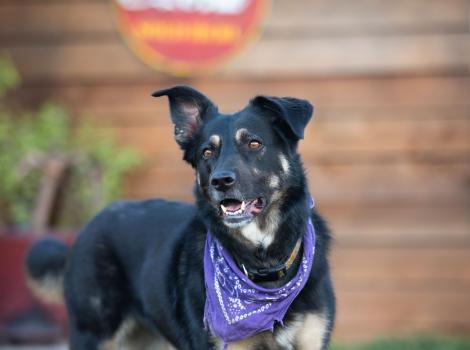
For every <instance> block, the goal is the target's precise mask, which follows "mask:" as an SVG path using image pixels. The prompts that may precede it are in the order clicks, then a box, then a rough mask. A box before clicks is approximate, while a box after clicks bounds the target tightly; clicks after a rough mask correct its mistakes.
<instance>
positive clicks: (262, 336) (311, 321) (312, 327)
mask: <svg viewBox="0 0 470 350" xmlns="http://www.w3.org/2000/svg"><path fill="white" fill-rule="evenodd" d="M326 332H327V321H326V318H325V317H324V316H323V315H322V314H320V313H309V314H305V315H298V316H296V317H295V318H294V319H293V320H292V321H290V322H288V323H286V324H285V325H284V327H278V328H276V330H275V331H274V332H269V331H266V332H262V333H259V334H257V335H255V336H253V337H250V338H247V339H244V340H240V341H237V342H233V343H229V344H228V350H257V349H270V350H294V349H296V350H297V349H298V350H320V349H322V347H323V342H324V338H325V334H326ZM215 344H216V349H217V350H222V349H223V348H224V345H223V342H222V341H221V340H220V339H215Z"/></svg>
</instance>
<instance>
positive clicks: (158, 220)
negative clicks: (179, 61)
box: [27, 86, 335, 350]
mask: <svg viewBox="0 0 470 350" xmlns="http://www.w3.org/2000/svg"><path fill="white" fill-rule="evenodd" d="M153 96H155V97H160V96H167V97H168V100H169V106H170V114H171V120H172V122H173V124H174V127H175V128H174V136H175V139H176V142H177V143H178V145H179V146H180V148H181V149H182V152H183V159H184V160H185V161H186V162H187V163H189V164H190V165H191V166H192V167H193V168H194V171H195V175H196V176H195V177H196V180H195V184H194V189H193V191H194V194H195V198H196V200H195V204H194V205H192V204H186V203H181V202H171V201H166V200H162V199H150V200H144V201H117V202H114V203H112V204H110V205H109V206H108V207H107V208H105V209H104V210H103V211H101V212H100V213H99V214H98V215H97V216H96V217H95V218H93V219H92V220H91V221H90V222H89V223H88V224H87V225H86V226H85V227H84V228H83V229H82V231H81V232H80V233H79V235H78V237H77V239H76V242H75V244H74V245H73V247H71V248H69V247H67V246H66V245H65V244H63V243H61V242H60V241H57V240H53V239H45V240H42V241H39V242H37V243H36V244H35V245H34V246H33V247H32V248H31V250H30V252H29V255H28V257H27V271H28V274H29V279H30V281H31V283H30V284H31V285H34V286H35V289H40V288H43V291H44V288H46V291H47V290H49V292H50V291H51V290H52V289H53V287H52V286H53V285H54V282H55V286H56V288H57V289H58V290H60V288H62V287H63V295H64V296H65V303H66V306H67V311H68V316H69V323H70V335H69V337H70V346H71V349H73V350H95V349H98V348H100V347H101V346H103V344H106V342H107V341H109V340H110V339H118V340H115V342H117V343H118V344H119V345H120V346H121V348H124V349H128V348H129V349H175V348H176V349H188V350H190V349H191V350H203V349H224V348H228V349H250V350H258V349H259V350H261V349H273V350H278V349H308V350H320V349H326V348H327V347H328V344H329V341H330V336H331V332H332V330H333V325H334V318H335V296H334V290H333V285H332V282H331V278H330V269H329V265H328V251H329V246H330V240H331V238H330V233H329V230H328V228H327V225H326V223H325V221H324V220H323V219H322V218H321V216H320V215H319V214H318V213H317V210H316V209H315V208H314V207H312V200H311V196H310V192H309V190H308V186H307V180H306V176H305V173H304V169H303V166H302V162H301V159H300V156H299V153H298V151H297V145H298V142H299V140H300V139H302V138H303V136H304V129H305V127H306V125H307V124H308V122H309V121H310V119H311V116H312V113H313V107H312V105H311V104H310V103H309V102H308V101H305V100H302V99H297V98H292V97H270V96H256V97H254V98H253V99H252V100H250V101H249V103H248V105H247V106H246V107H245V108H243V109H242V110H240V111H238V112H236V113H233V114H222V113H220V112H219V111H218V108H217V107H216V105H215V104H214V103H213V102H211V101H210V100H209V98H207V97H206V96H205V95H203V94H202V93H201V92H199V91H197V90H195V89H193V88H191V87H189V86H175V87H172V88H169V89H165V90H161V91H157V92H155V93H154V94H153ZM224 288H225V289H224ZM232 316H233V317H234V318H233V319H231V317H232Z"/></svg>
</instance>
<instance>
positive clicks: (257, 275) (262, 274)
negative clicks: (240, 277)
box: [239, 238, 302, 282]
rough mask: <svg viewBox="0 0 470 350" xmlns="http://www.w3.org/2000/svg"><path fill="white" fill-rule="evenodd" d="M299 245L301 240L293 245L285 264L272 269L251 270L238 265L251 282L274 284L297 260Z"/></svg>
mask: <svg viewBox="0 0 470 350" xmlns="http://www.w3.org/2000/svg"><path fill="white" fill-rule="evenodd" d="M301 245H302V240H301V239H300V238H299V239H298V240H297V242H296V243H295V246H294V249H292V252H291V254H290V256H289V258H288V259H287V260H286V261H285V262H283V263H280V264H278V265H276V266H273V267H267V268H259V269H253V268H250V267H246V266H245V265H244V264H239V265H240V267H241V270H242V271H243V272H244V273H245V275H246V276H247V277H248V278H249V279H250V280H252V281H253V282H274V281H277V280H279V279H281V278H282V277H284V276H285V275H286V274H287V270H289V268H291V267H292V265H293V264H294V261H295V259H296V258H297V255H298V254H299V250H300V246H301Z"/></svg>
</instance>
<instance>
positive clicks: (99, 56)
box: [0, 0, 470, 339]
mask: <svg viewBox="0 0 470 350" xmlns="http://www.w3.org/2000/svg"><path fill="white" fill-rule="evenodd" d="M469 3H470V2H469V1H468V0H408V1H406V0H396V1H386V0H383V1H372V0H356V1H350V0H329V1H326V0H325V1H320V0H316V1H308V0H295V1H293V0H290V1H282V0H278V1H274V3H273V6H272V9H271V13H270V15H269V16H268V19H267V21H266V25H265V30H264V33H263V35H262V38H261V40H260V41H259V42H258V43H257V44H255V45H254V46H253V47H251V48H249V49H247V50H246V52H244V53H243V54H242V55H241V56H240V57H238V58H236V59H234V60H233V61H232V62H230V63H229V64H228V65H227V66H226V67H224V68H223V69H222V70H221V71H220V72H219V73H217V74H215V75H213V76H209V77H204V78H194V79H188V80H181V79H178V80H177V79H174V78H171V77H168V76H165V75H163V74H159V73H156V72H154V71H151V70H150V69H149V68H147V67H146V66H145V65H144V64H143V63H141V62H140V61H139V60H138V59H137V58H136V57H135V56H134V55H133V54H132V53H131V52H130V51H129V50H128V48H127V47H126V46H125V45H124V44H123V41H122V40H121V39H120V37H119V35H118V33H117V32H116V26H115V23H114V20H113V16H112V11H111V9H110V3H109V2H108V1H98V0H73V1H72V0H68V1H58V0H43V1H37V0H23V1H21V2H20V1H13V0H11V1H8V0H2V1H1V2H0V48H2V49H4V48H5V49H7V50H8V51H9V52H10V53H11V55H12V57H13V59H14V61H15V62H16V64H17V65H18V67H19V69H20V71H21V73H22V76H23V78H24V84H23V87H22V88H21V91H20V92H19V93H18V94H17V95H16V98H17V100H18V101H19V102H21V103H23V104H25V105H26V106H34V105H36V104H37V103H39V102H40V101H43V100H44V99H53V100H55V101H57V102H60V103H63V104H65V105H66V106H68V107H69V108H70V109H71V110H72V111H73V113H74V115H75V116H77V117H81V116H87V117H89V118H92V119H93V120H94V121H96V124H97V125H98V127H99V128H103V129H106V130H112V131H114V132H115V133H116V135H117V136H118V138H119V139H120V140H121V141H122V142H123V143H126V144H129V145H133V146H135V147H136V148H138V149H139V150H141V152H142V153H143V154H144V155H145V156H146V163H145V165H144V166H143V167H142V168H141V169H140V170H139V171H137V172H136V173H135V174H134V175H133V176H132V177H131V178H130V179H129V182H128V186H127V196H128V197H132V198H147V197H154V196H164V197H168V198H173V199H184V200H190V199H191V186H192V178H193V174H192V171H191V169H190V167H189V166H186V165H184V164H183V163H182V161H181V154H180V152H179V150H178V149H177V147H176V145H175V143H174V141H173V137H172V127H171V125H170V121H169V117H168V107H167V102H166V100H164V99H161V100H155V99H153V98H151V97H150V93H151V92H152V91H154V90H156V89H159V88H163V87H166V86H168V85H172V84H175V83H182V82H183V83H187V84H192V85H194V86H195V87H196V88H198V89H200V90H201V91H203V92H204V93H206V94H207V95H208V96H209V97H211V98H212V99H213V100H214V101H215V102H216V103H218V104H219V106H220V109H221V110H222V111H234V110H237V109H239V108H241V107H242V106H244V105H245V104H246V102H247V101H248V99H249V98H250V97H252V96H253V95H255V94H258V93H263V94H272V95H291V96H296V97H301V98H307V99H309V100H311V101H312V102H313V103H314V104H315V105H316V112H315V116H314V120H313V122H312V123H311V125H310V126H309V127H308V130H307V132H306V140H305V141H303V142H302V145H301V152H302V155H303V158H304V161H305V166H306V168H307V172H308V176H309V180H310V185H311V190H312V193H313V194H314V196H315V197H316V200H317V203H318V207H319V209H320V211H321V212H322V213H324V215H325V216H326V217H327V218H328V220H329V221H330V223H331V226H332V228H333V230H334V233H335V237H336V239H335V241H336V243H335V246H334V249H333V252H332V261H333V274H334V280H335V284H336V290H337V297H338V322H337V329H336V332H335V336H336V338H341V339H364V338H369V337H373V336H377V335H387V334H397V333H400V334H403V333H410V332H413V331H431V332H441V333H447V334H464V333H467V334H468V332H470V317H469V315H470V297H469V296H470V153H469V152H470V108H469V107H470V83H469V65H470V55H469V50H470V47H469V46H470V40H469V38H470V37H469V7H470V5H469Z"/></svg>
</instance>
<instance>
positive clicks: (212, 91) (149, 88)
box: [12, 74, 470, 125]
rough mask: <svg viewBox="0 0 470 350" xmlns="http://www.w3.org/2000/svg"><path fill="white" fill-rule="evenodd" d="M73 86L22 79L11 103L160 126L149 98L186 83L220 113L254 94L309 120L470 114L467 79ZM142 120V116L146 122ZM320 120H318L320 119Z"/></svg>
mask: <svg viewBox="0 0 470 350" xmlns="http://www.w3.org/2000/svg"><path fill="white" fill-rule="evenodd" d="M149 77H150V78H152V81H145V80H136V78H135V77H134V78H132V79H129V80H117V81H114V82H110V81H107V82H106V81H96V82H94V83H92V82H90V83H86V84H85V83H80V82H76V81H65V80H64V81H59V82H57V81H37V82H32V81H28V80H26V81H25V83H24V84H23V86H22V88H21V90H19V91H18V93H17V94H16V95H15V96H12V98H15V100H16V101H18V103H20V104H21V105H22V106H28V105H29V106H32V105H37V104H39V103H40V102H41V101H44V100H46V99H52V100H54V101H57V102H60V103H63V104H66V105H67V106H70V108H72V109H73V110H76V111H77V112H79V113H85V114H96V115H100V116H103V117H106V118H108V120H109V121H110V122H112V123H114V121H113V120H112V119H111V118H113V115H116V116H120V115H125V114H128V116H127V118H128V119H129V120H134V115H141V114H142V113H148V114H150V115H153V118H156V119H157V121H158V123H159V124H160V125H167V124H168V120H169V115H168V102H167V100H166V99H165V98H160V99H155V98H152V97H150V94H151V93H152V92H153V91H155V90H158V89H163V88H167V87H168V86H172V85H175V84H190V85H192V86H194V87H195V88H197V89H199V90H200V91H201V92H203V93H204V94H205V95H206V96H208V97H209V98H210V99H212V101H214V102H215V103H216V104H217V105H218V106H219V107H220V111H221V112H225V113H227V112H234V111H237V110H239V109H241V108H243V107H244V106H245V105H246V104H247V103H248V101H249V100H250V99H251V98H253V97H254V96H256V95H258V94H265V95H272V96H295V97H298V98H304V99H307V100H310V101H311V102H312V103H313V104H314V105H315V106H316V110H315V113H314V121H313V122H315V120H316V119H317V117H321V116H322V115H323V116H324V114H323V113H324V111H333V113H335V115H336V117H337V118H341V119H349V118H358V117H360V118H363V117H365V116H368V117H369V118H375V117H379V116H382V115H383V116H384V117H386V118H393V119H401V118H405V115H408V117H410V118H413V119H415V118H420V119H421V118H428V117H432V116H434V118H439V116H441V117H442V118H445V117H446V116H447V115H448V113H447V110H448V109H449V108H451V112H450V113H449V114H452V115H449V117H452V118H454V117H456V116H458V117H459V118H467V117H468V113H469V111H470V99H469V98H468V91H469V90H470V79H469V77H468V76H437V77H436V76H425V77H416V76H414V77H413V76H412V77H399V78H398V77H395V78H393V77H391V78H390V77H389V78H373V79H371V78H355V79H306V78H302V79H295V78H290V79H277V78H275V77H271V78H270V79H250V80H241V79H215V78H212V79H207V78H206V79H202V78H201V79H188V80H186V79H185V80H175V79H172V78H168V77H166V78H164V79H160V78H159V79H153V75H152V74H150V75H149ZM147 118H148V117H147ZM322 118H323V117H322Z"/></svg>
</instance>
